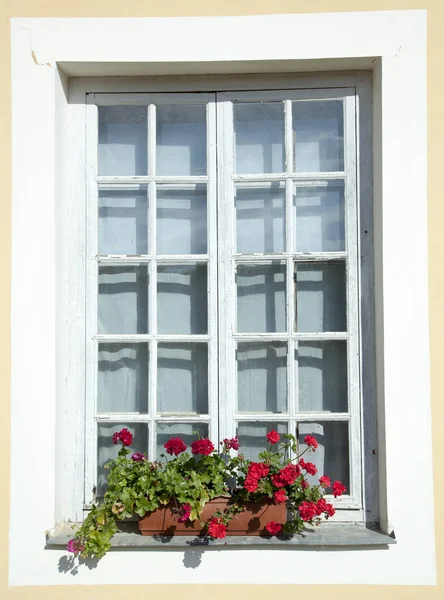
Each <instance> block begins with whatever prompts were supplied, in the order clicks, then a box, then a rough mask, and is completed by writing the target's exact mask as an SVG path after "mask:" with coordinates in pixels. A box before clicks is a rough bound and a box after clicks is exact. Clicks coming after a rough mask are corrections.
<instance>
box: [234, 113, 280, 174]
mask: <svg viewBox="0 0 444 600" xmlns="http://www.w3.org/2000/svg"><path fill="white" fill-rule="evenodd" d="M233 110H234V130H235V139H236V173H282V172H283V171H284V170H285V167H284V164H285V156H284V155H285V150H284V103H283V102H251V103H240V104H235V105H234V107H233Z"/></svg>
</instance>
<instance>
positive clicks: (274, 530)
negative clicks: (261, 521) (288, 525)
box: [265, 521, 282, 535]
mask: <svg viewBox="0 0 444 600" xmlns="http://www.w3.org/2000/svg"><path fill="white" fill-rule="evenodd" d="M265 529H266V530H267V531H268V533H271V535H277V534H278V533H281V531H282V525H281V524H280V523H276V521H269V522H268V523H267V524H266V525H265Z"/></svg>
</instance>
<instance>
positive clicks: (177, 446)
mask: <svg viewBox="0 0 444 600" xmlns="http://www.w3.org/2000/svg"><path fill="white" fill-rule="evenodd" d="M163 447H164V448H165V450H166V451H167V454H174V455H175V456H179V454H182V452H185V450H186V449H187V447H186V445H185V442H184V441H183V440H182V439H181V438H179V437H173V438H170V439H169V440H168V441H167V443H166V444H164V445H163Z"/></svg>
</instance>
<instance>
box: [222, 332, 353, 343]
mask: <svg viewBox="0 0 444 600" xmlns="http://www.w3.org/2000/svg"><path fill="white" fill-rule="evenodd" d="M290 338H291V339H293V340H296V341H298V340H299V341H316V342H322V341H323V340H348V338H349V335H348V333H347V332H342V331H341V332H330V331H327V332H322V333H316V332H314V333H311V332H308V333H305V332H304V333H292V334H288V333H274V332H273V333H233V339H234V340H237V341H239V342H256V341H257V342H262V341H264V340H269V341H274V340H276V341H279V340H288V339H290Z"/></svg>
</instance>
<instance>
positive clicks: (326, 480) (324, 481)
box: [319, 475, 331, 489]
mask: <svg viewBox="0 0 444 600" xmlns="http://www.w3.org/2000/svg"><path fill="white" fill-rule="evenodd" d="M319 485H322V487H323V488H325V489H327V488H329V487H330V486H331V482H330V477H327V475H322V477H319Z"/></svg>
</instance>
